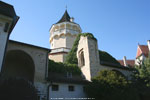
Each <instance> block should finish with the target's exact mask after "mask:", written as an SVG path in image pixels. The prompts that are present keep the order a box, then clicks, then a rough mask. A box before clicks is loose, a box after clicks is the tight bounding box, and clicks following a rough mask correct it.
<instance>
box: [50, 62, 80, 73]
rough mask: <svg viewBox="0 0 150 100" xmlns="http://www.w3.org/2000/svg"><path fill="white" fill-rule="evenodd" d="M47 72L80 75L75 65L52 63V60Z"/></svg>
mask: <svg viewBox="0 0 150 100" xmlns="http://www.w3.org/2000/svg"><path fill="white" fill-rule="evenodd" d="M48 71H49V72H55V73H67V72H71V73H72V74H73V75H80V74H81V70H80V68H79V67H78V66H77V65H76V64H68V63H61V62H54V61H53V60H49V66H48Z"/></svg>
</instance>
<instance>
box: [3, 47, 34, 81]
mask: <svg viewBox="0 0 150 100" xmlns="http://www.w3.org/2000/svg"><path fill="white" fill-rule="evenodd" d="M34 72H35V66H34V62H33V60H32V58H31V56H30V55H28V54H27V53H26V52H24V51H21V50H11V51H8V52H7V53H6V58H5V62H4V66H3V69H2V76H3V77H4V79H7V78H23V79H25V80H27V81H30V82H32V83H33V82H34Z"/></svg>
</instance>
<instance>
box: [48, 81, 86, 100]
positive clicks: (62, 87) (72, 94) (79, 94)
mask: <svg viewBox="0 0 150 100" xmlns="http://www.w3.org/2000/svg"><path fill="white" fill-rule="evenodd" d="M53 84H57V85H59V91H52V87H50V88H49V100H52V98H63V100H72V99H71V98H76V99H75V100H81V99H80V98H86V94H85V93H84V91H83V85H80V84H68V83H53ZM69 85H72V86H74V87H75V91H68V86H69ZM65 98H66V99H65Z"/></svg>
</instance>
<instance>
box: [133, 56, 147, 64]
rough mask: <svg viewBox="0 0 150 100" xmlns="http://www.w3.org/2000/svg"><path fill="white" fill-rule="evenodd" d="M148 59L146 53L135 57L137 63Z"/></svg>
mask: <svg viewBox="0 0 150 100" xmlns="http://www.w3.org/2000/svg"><path fill="white" fill-rule="evenodd" d="M145 59H146V57H145V56H144V55H141V56H140V57H138V58H136V59H135V65H140V64H142V62H143V61H144V60H145Z"/></svg>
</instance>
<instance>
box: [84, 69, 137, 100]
mask: <svg viewBox="0 0 150 100" xmlns="http://www.w3.org/2000/svg"><path fill="white" fill-rule="evenodd" d="M85 92H86V93H87V95H88V96H89V97H90V98H95V99H96V100H139V97H138V94H137V90H136V89H135V88H132V84H131V83H129V82H128V81H127V80H126V78H125V77H123V76H122V75H119V74H118V73H116V72H115V71H111V70H102V71H100V72H99V74H98V76H97V77H94V78H93V79H92V82H91V83H90V84H89V85H87V86H86V87H85Z"/></svg>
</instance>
